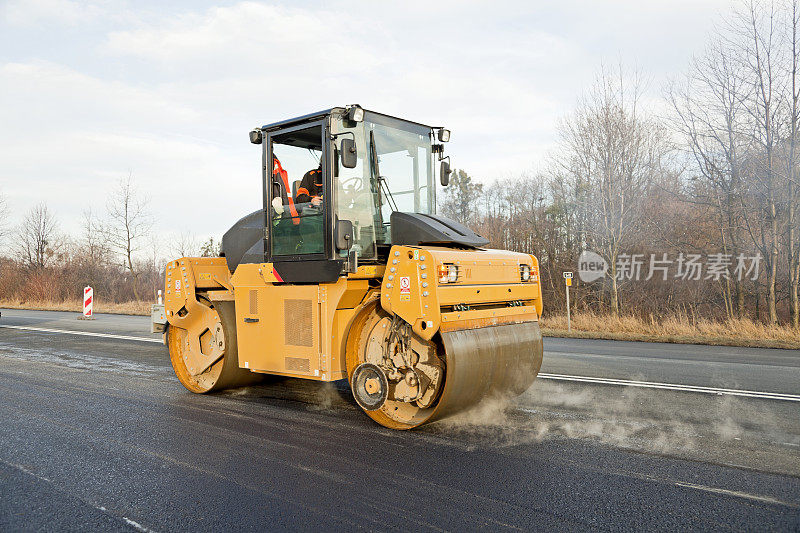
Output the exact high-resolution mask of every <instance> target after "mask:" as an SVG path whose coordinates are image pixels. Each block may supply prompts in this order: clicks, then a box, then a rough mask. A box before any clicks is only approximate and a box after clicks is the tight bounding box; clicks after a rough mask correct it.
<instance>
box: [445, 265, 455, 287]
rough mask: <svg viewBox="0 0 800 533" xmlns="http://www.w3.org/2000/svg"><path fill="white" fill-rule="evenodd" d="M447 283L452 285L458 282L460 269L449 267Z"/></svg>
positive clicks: (453, 266)
mask: <svg viewBox="0 0 800 533" xmlns="http://www.w3.org/2000/svg"><path fill="white" fill-rule="evenodd" d="M447 281H449V282H450V283H455V282H456V281H458V267H457V266H456V265H447Z"/></svg>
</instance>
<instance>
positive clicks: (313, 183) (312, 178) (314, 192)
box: [294, 162, 322, 208]
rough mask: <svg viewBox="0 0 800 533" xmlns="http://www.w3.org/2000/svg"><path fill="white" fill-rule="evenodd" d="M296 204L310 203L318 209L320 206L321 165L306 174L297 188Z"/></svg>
mask: <svg viewBox="0 0 800 533" xmlns="http://www.w3.org/2000/svg"><path fill="white" fill-rule="evenodd" d="M294 201H295V203H296V204H307V203H310V204H311V205H312V206H313V207H317V208H319V207H320V206H321V204H322V163H321V162H320V164H319V167H317V168H316V169H314V170H309V171H308V172H306V174H305V176H303V179H302V180H301V181H300V186H299V187H298V188H297V196H296V197H295V199H294Z"/></svg>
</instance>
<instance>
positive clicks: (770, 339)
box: [541, 313, 800, 349]
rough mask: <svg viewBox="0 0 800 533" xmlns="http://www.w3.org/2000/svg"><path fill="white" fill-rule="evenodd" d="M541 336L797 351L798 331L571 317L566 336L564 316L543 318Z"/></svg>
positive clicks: (745, 324) (737, 323)
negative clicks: (542, 334)
mask: <svg viewBox="0 0 800 533" xmlns="http://www.w3.org/2000/svg"><path fill="white" fill-rule="evenodd" d="M541 325H542V332H543V333H544V334H545V335H547V336H551V337H562V336H563V337H578V338H598V339H617V340H637V341H649V342H675V343H683V344H716V345H725V346H754V347H762V348H790V349H798V348H800V329H794V328H791V327H787V326H767V325H765V324H762V323H759V322H754V321H752V320H749V319H733V320H725V321H716V320H706V319H697V320H692V319H690V318H688V317H685V316H673V317H666V318H658V317H650V318H649V319H642V318H638V317H634V316H620V317H613V316H610V315H596V314H593V313H576V314H574V315H573V316H572V332H570V333H568V332H567V317H566V315H556V316H547V314H545V316H544V317H543V319H542V322H541Z"/></svg>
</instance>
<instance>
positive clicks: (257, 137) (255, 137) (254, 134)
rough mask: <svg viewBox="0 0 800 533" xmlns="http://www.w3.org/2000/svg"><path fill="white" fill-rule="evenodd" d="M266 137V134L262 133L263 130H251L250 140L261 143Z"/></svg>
mask: <svg viewBox="0 0 800 533" xmlns="http://www.w3.org/2000/svg"><path fill="white" fill-rule="evenodd" d="M263 139H264V135H263V134H262V133H261V130H253V131H251V132H250V142H251V143H253V144H261V141H262V140H263Z"/></svg>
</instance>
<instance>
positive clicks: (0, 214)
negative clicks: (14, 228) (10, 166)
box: [0, 192, 9, 249]
mask: <svg viewBox="0 0 800 533" xmlns="http://www.w3.org/2000/svg"><path fill="white" fill-rule="evenodd" d="M8 218H9V209H8V202H7V201H6V197H5V196H4V195H3V193H2V192H0V249H2V248H1V247H2V245H3V241H4V240H5V237H6V236H7V235H8V233H9V229H8Z"/></svg>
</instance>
